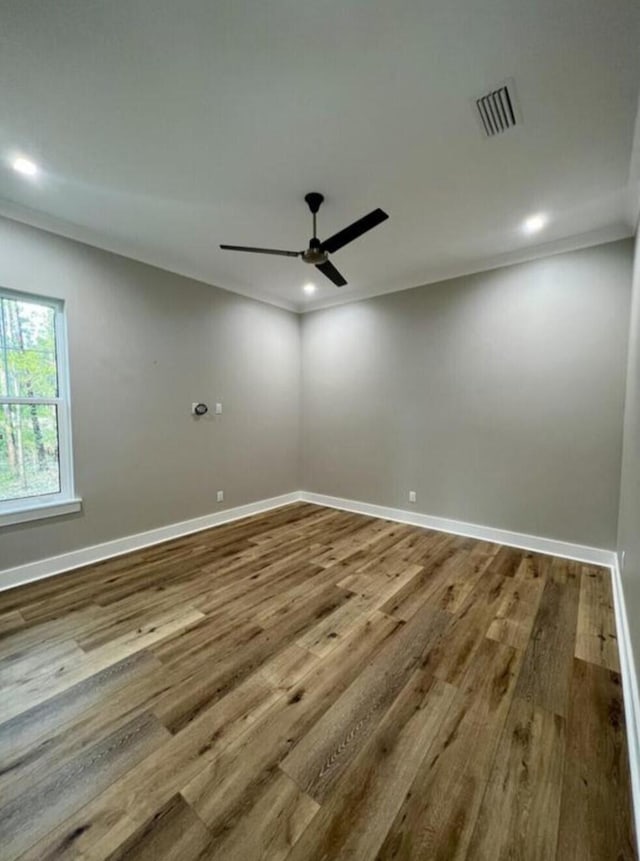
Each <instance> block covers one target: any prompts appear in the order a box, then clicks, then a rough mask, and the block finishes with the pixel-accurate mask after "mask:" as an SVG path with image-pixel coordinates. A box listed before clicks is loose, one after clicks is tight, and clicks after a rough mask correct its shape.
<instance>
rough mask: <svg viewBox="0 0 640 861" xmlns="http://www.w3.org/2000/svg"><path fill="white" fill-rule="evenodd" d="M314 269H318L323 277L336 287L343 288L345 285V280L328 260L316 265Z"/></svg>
mask: <svg viewBox="0 0 640 861" xmlns="http://www.w3.org/2000/svg"><path fill="white" fill-rule="evenodd" d="M316 269H319V270H320V271H321V272H322V274H323V275H326V276H327V278H328V279H329V281H333V283H334V284H335V285H336V287H344V285H345V284H346V283H347V281H346V279H345V278H343V276H342V275H341V274H340V273H339V272H338V270H337V269H336V267H335V266H334V265H333V263H331V261H330V260H325V262H324V263H316Z"/></svg>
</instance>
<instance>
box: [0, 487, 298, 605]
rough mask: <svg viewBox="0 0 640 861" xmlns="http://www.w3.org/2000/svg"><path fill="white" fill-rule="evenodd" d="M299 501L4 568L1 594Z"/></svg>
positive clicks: (236, 511)
mask: <svg viewBox="0 0 640 861" xmlns="http://www.w3.org/2000/svg"><path fill="white" fill-rule="evenodd" d="M299 500H300V493H299V492H298V491H294V492H293V493H285V494H283V495H282V496H274V497H272V498H271V499H261V500H259V501H258V502H249V503H248V504H247V505H238V506H237V507H236V508H227V509H225V510H224V511H220V512H216V513H215V514H205V515H204V516H203V517H194V518H193V519H192V520H183V521H181V522H180V523H170V524H169V525H168V526H161V527H159V528H158V529H150V530H149V531H148V532H139V533H137V534H136V535H128V536H127V537H125V538H116V539H115V540H114V541H105V542H104V543H102V544H94V545H92V546H91V547H83V548H81V549H80V550H72V551H71V552H70V553H63V554H62V555H61V556H50V557H49V558H48V559H41V560H38V561H37V562H29V563H27V564H26V565H18V566H17V567H16V568H6V569H5V570H4V571H0V591H2V590H4V589H12V588H13V587H14V586H21V585H22V584H24V583H31V582H32V581H33V580H42V579H43V578H44V577H51V576H53V575H54V574H62V573H64V572H65V571H71V570H72V569H73V568H81V567H82V566H83V565H92V564H93V563H94V562H103V561H104V560H105V559H110V558H112V557H113V556H122V555H123V554H124V553H130V552H131V551H132V550H140V549H142V548H143V547H150V546H151V545H153V544H161V543H162V542H163V541H170V540H171V539H172V538H180V537H181V536H183V535H189V534H191V533H192V532H201V531H202V530H203V529H211V527H212V526H220V525H221V524H222V523H229V522H230V521H232V520H240V519H241V518H242V517H249V516H250V515H252V514H260V513H262V512H263V511H270V510H271V509H272V508H280V507H281V506H283V505H289V504H290V503H292V502H298V501H299Z"/></svg>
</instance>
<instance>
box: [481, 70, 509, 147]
mask: <svg viewBox="0 0 640 861" xmlns="http://www.w3.org/2000/svg"><path fill="white" fill-rule="evenodd" d="M476 108H477V110H478V114H479V116H480V122H481V124H482V128H483V129H484V133H485V135H486V136H487V137H488V138H491V137H493V136H494V135H499V134H502V132H506V131H508V130H509V129H511V128H513V127H514V126H515V125H518V124H519V122H518V111H517V107H516V101H515V96H514V89H513V85H512V84H509V83H505V84H503V85H502V86H501V87H498V88H497V89H495V90H491V92H490V93H487V94H486V95H484V96H480V98H479V99H476Z"/></svg>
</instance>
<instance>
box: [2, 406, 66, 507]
mask: <svg viewBox="0 0 640 861" xmlns="http://www.w3.org/2000/svg"><path fill="white" fill-rule="evenodd" d="M59 492H60V466H59V461H58V414H57V407H56V406H55V405H54V404H37V405H36V404H3V405H0V500H7V499H22V498H24V497H28V496H40V495H41V494H45V493H59Z"/></svg>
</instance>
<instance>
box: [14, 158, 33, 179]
mask: <svg viewBox="0 0 640 861" xmlns="http://www.w3.org/2000/svg"><path fill="white" fill-rule="evenodd" d="M11 167H12V168H13V169H14V170H15V171H17V172H18V173H23V174H24V175H25V176H35V175H36V174H37V173H38V165H37V164H35V162H32V161H31V160H30V159H28V158H25V157H24V156H21V155H19V156H18V157H17V158H14V160H13V161H12V162H11Z"/></svg>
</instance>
